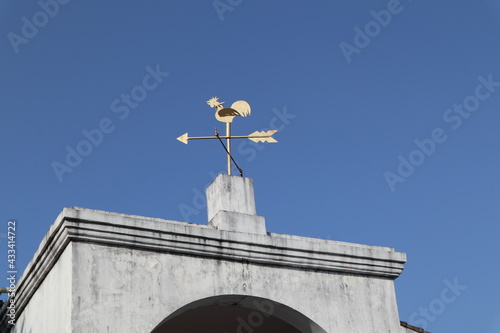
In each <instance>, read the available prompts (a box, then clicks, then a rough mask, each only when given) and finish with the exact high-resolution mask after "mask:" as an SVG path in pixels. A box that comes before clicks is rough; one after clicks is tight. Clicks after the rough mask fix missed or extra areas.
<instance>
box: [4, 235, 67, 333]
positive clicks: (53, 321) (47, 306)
mask: <svg viewBox="0 0 500 333" xmlns="http://www.w3.org/2000/svg"><path fill="white" fill-rule="evenodd" d="M72 267H73V258H72V244H70V245H69V246H67V247H66V249H65V250H64V251H63V252H62V254H61V256H60V257H59V259H58V260H57V262H56V264H55V265H54V266H53V267H52V269H51V270H50V272H49V273H48V275H47V276H46V278H45V279H44V280H43V282H42V284H41V285H40V286H39V287H38V289H37V290H36V292H35V293H34V294H33V296H32V297H31V299H30V301H29V303H28V304H27V306H26V307H25V308H24V310H23V311H22V313H21V314H20V316H19V317H18V320H17V323H16V325H15V326H13V327H12V329H11V330H10V332H11V333H37V332H61V333H63V332H74V331H71V303H72V271H73V269H72Z"/></svg>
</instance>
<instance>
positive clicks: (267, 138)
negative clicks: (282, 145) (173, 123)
mask: <svg viewBox="0 0 500 333" xmlns="http://www.w3.org/2000/svg"><path fill="white" fill-rule="evenodd" d="M276 132H278V130H269V131H255V132H253V133H251V134H249V135H235V136H219V137H216V136H192V137H189V135H188V133H184V134H182V135H181V136H180V137H178V138H177V140H179V141H180V142H182V143H185V144H188V141H189V140H202V139H219V138H220V139H250V140H252V141H253V142H269V143H275V142H278V141H277V140H276V139H275V138H273V137H272V135H273V134H274V133H276Z"/></svg>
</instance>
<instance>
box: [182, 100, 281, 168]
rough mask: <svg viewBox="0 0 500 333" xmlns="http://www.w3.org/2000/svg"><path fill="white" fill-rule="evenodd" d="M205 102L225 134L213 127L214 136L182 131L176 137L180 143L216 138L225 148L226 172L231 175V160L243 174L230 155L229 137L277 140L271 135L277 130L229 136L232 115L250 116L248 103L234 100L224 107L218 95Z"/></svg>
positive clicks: (259, 140) (256, 140)
mask: <svg viewBox="0 0 500 333" xmlns="http://www.w3.org/2000/svg"><path fill="white" fill-rule="evenodd" d="M207 104H208V105H210V107H212V108H215V119H217V120H218V121H220V122H222V123H226V135H225V136H220V135H219V133H218V132H217V129H215V136H193V137H189V136H188V133H184V134H183V135H181V136H180V137H178V138H177V140H179V141H180V142H182V143H185V144H188V141H189V140H200V139H218V140H219V141H220V143H221V144H222V146H223V147H224V149H225V150H226V153H227V174H228V175H231V174H232V172H231V161H233V163H234V164H235V166H236V167H237V168H238V170H239V172H240V176H243V171H242V170H241V168H240V167H239V166H238V164H236V161H235V160H234V158H233V156H232V155H231V139H250V140H252V141H253V142H271V143H273V142H278V141H276V139H274V138H273V137H272V135H273V134H274V133H276V132H277V130H269V131H255V132H253V133H251V134H249V135H237V136H231V123H232V122H233V119H234V117H237V116H241V117H248V116H250V114H251V113H252V112H251V109H250V105H249V104H248V103H247V102H245V101H236V102H234V103H233V104H232V105H231V107H230V108H225V107H224V102H219V98H218V97H212V98H211V99H209V100H208V101H207ZM222 139H226V144H225V145H224V142H223V141H222Z"/></svg>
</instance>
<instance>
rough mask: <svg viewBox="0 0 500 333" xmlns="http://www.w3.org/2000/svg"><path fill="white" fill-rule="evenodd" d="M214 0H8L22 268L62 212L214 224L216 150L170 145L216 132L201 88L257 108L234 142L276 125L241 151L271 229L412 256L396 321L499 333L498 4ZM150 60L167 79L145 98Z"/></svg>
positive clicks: (8, 139)
mask: <svg viewBox="0 0 500 333" xmlns="http://www.w3.org/2000/svg"><path fill="white" fill-rule="evenodd" d="M43 1H44V0H42V2H43ZM66 1H67V0H66ZM61 2H64V1H62V0H61ZM215 3H216V4H217V3H219V4H220V3H226V4H228V3H229V5H227V6H229V7H225V11H224V9H221V10H220V11H219V13H218V12H217V10H216V8H215V7H214V1H213V0H207V1H185V0H184V1H181V0H176V1H156V0H150V1H132V0H122V1H95V0H88V1H78V0H72V1H69V2H67V3H66V4H61V5H59V8H58V9H57V10H56V8H55V7H53V6H52V7H50V8H49V7H48V10H49V11H52V14H53V15H52V16H53V17H49V16H48V15H45V16H44V14H39V12H40V10H42V9H41V7H40V5H39V4H38V3H37V1H14V0H0V33H1V34H2V35H3V37H2V38H1V43H0V59H1V62H0V70H1V75H0V88H1V89H0V98H1V100H2V105H1V109H2V111H1V119H0V126H1V131H0V136H1V137H0V149H1V150H0V152H1V156H2V165H1V173H0V186H1V189H2V190H1V191H0V203H1V206H0V207H1V209H0V214H1V216H0V222H1V223H0V225H3V227H1V228H2V229H3V230H0V233H5V232H6V229H7V221H8V220H9V219H16V220H17V223H18V236H17V250H18V257H17V263H18V266H20V267H23V268H24V267H25V266H26V264H27V263H28V262H29V260H31V257H32V255H33V253H34V252H35V250H36V249H37V247H38V244H39V243H40V241H41V239H42V238H43V236H44V235H45V233H46V232H47V230H48V228H49V226H50V225H51V223H52V222H53V221H54V219H55V218H56V217H57V215H58V214H59V212H60V211H61V210H62V208H63V207H69V206H80V207H85V208H92V209H101V210H108V211H113V212H119V213H127V214H136V215H144V216H151V217H160V218H165V219H171V220H179V221H189V222H195V223H206V212H205V209H204V207H203V202H202V200H201V199H200V193H204V188H205V186H206V185H207V184H208V183H210V182H211V179H212V177H213V175H215V174H217V173H219V172H221V171H222V172H224V168H225V156H224V152H223V151H222V149H221V147H220V146H219V144H218V143H217V142H207V141H197V142H191V143H190V144H189V145H187V146H186V145H183V144H182V143H180V142H178V141H176V140H175V138H176V137H177V136H179V135H181V134H182V133H184V132H189V133H190V134H192V135H211V134H212V133H213V128H214V127H218V128H219V131H223V126H222V125H223V124H221V123H219V122H217V121H216V120H215V118H214V117H213V110H212V109H210V108H209V107H208V106H207V105H206V104H205V101H206V100H207V99H209V98H210V97H212V96H220V97H221V100H223V101H226V102H227V103H228V104H229V103H232V102H233V101H236V100H238V99H244V100H247V101H248V102H249V103H250V104H251V106H252V112H253V113H252V116H251V117H249V118H245V119H236V120H235V122H234V125H233V134H239V135H244V134H248V133H250V132H253V131H254V130H257V129H258V130H260V129H264V128H278V129H280V132H278V133H277V134H276V135H275V137H276V138H277V139H278V141H279V143H278V144H264V145H261V146H255V145H251V144H249V143H248V142H244V141H241V142H235V144H234V146H233V149H235V150H236V151H237V152H238V153H237V154H235V158H236V160H237V161H238V162H239V164H240V165H241V167H242V168H243V170H244V171H245V176H248V177H250V178H253V179H254V184H255V191H256V201H257V211H258V213H259V215H263V216H265V217H266V222H267V228H268V231H271V232H276V233H285V234H294V235H300V236H307V237H317V238H325V239H332V240H340V241H347V242H355V243H362V244H369V245H380V246H388V247H394V248H395V249H396V250H397V251H400V252H405V253H407V255H408V263H407V264H406V266H405V270H404V272H403V274H402V276H401V277H400V278H398V279H397V280H396V288H397V290H396V291H397V297H398V304H399V311H400V318H401V320H404V321H408V322H410V323H412V324H415V325H423V326H425V327H426V329H428V330H429V331H432V332H455V333H462V332H463V333H466V332H467V333H468V332H487V333H498V332H500V323H499V321H498V318H499V317H500V301H499V299H500V287H499V286H498V276H499V273H500V268H499V264H498V258H497V256H498V255H499V253H500V251H499V250H500V244H499V241H498V239H499V236H500V235H499V234H500V232H499V230H500V227H499V222H500V172H499V171H500V135H499V131H498V127H499V125H500V83H497V82H500V65H499V63H500V62H499V59H500V42H499V37H498V36H499V33H500V2H499V1H498V0H458V1H457V0H454V1H452V0H443V1H431V0H413V1H410V0H401V1H400V2H399V4H397V1H395V0H391V1H386V0H382V1H380V0H376V1H359V0H357V1H331V0H316V1H299V0H289V1H275V0H266V1H247V0H244V1H238V0H232V1H229V0H221V1H219V2H215ZM231 4H232V5H231ZM388 8H389V10H391V11H392V13H391V12H390V11H389V13H391V19H390V22H389V19H388V16H387V15H385V16H384V14H381V13H387V10H388ZM229 9H230V10H229ZM382 10H385V11H386V12H381V11H382ZM222 11H223V12H222ZM372 11H374V13H375V14H373V13H372ZM376 13H379V14H376ZM375 16H379V20H382V21H383V22H382V23H383V25H381V24H380V23H373V22H376V21H375ZM23 17H24V18H25V19H23ZM34 20H38V21H37V22H38V25H39V27H36V29H37V31H34V30H30V29H29V26H28V25H29V24H32V23H33V21H34ZM384 20H385V21H384ZM371 21H373V22H372V23H370V22H371ZM26 22H29V23H26ZM25 25H26V27H24V28H23V26H25ZM377 27H378V28H377ZM358 28H359V30H361V31H365V29H366V28H368V29H372V30H369V31H368V32H369V34H370V35H371V36H372V37H370V36H368V37H363V36H357V35H358V34H359V32H356V31H359V30H358ZM23 33H24V34H25V35H26V36H28V37H23ZM364 33H366V32H364ZM22 38H25V39H22ZM367 38H369V39H370V40H369V41H368V40H367ZM21 41H22V42H21ZM356 42H357V43H358V47H357V50H356V51H355V52H354V51H352V50H353V48H354V47H356ZM347 44H349V45H350V47H349V50H351V51H352V52H353V53H352V54H350V56H348V57H346V55H345V54H344V53H345V52H343V51H342V47H341V46H342V45H343V46H344V48H345V47H346V45H347ZM348 60H349V61H348ZM147 68H149V71H154V70H158V71H160V72H162V73H166V72H168V73H169V74H168V76H166V74H162V75H164V76H163V77H161V76H160V77H158V80H157V81H156V82H155V81H154V80H151V79H148V78H146V84H147V85H148V86H149V87H150V88H151V90H145V89H144V88H141V86H143V81H144V78H145V76H146V75H148V69H147ZM481 78H482V79H481ZM160 81H161V82H160ZM485 81H490V83H487V84H485V83H484V82H485ZM156 83H157V84H156ZM153 86H154V87H153ZM132 92H133V93H135V96H136V97H138V98H139V99H141V100H140V101H139V102H137V103H135V102H134V101H131V102H129V103H130V104H129V105H127V104H126V102H125V101H124V100H122V98H124V97H123V96H125V95H127V94H128V95H130V94H131V93H132ZM144 92H146V93H147V96H143V95H141V93H144ZM478 94H479V95H478ZM476 96H479V97H476ZM125 98H126V97H125ZM463 103H466V104H467V103H468V104H467V107H468V108H469V109H470V110H471V111H467V110H465V109H464V108H462V111H458V109H456V107H457V105H458V107H460V104H463ZM454 105H455V106H454ZM464 110H465V111H464ZM459 112H461V113H459ZM284 114H286V115H287V116H286V117H285V116H284ZM106 119H107V120H106ZM103 122H104V128H105V129H107V130H108V132H109V133H105V134H103V137H102V140H101V139H99V140H100V142H98V141H96V142H98V143H99V144H98V145H92V151H91V152H90V153H89V154H88V155H87V156H84V157H83V158H82V159H81V161H79V163H77V162H78V161H73V162H74V164H73V165H74V167H71V170H72V171H71V172H64V173H63V174H62V175H60V176H61V177H58V176H57V175H56V172H55V171H54V167H53V165H54V163H55V162H56V164H57V163H60V165H63V164H64V165H66V166H67V163H66V161H65V160H66V157H67V154H68V153H67V149H68V148H67V147H69V149H70V150H71V149H74V150H77V149H78V147H80V149H85V148H87V149H88V148H89V147H88V146H85V143H81V142H82V141H84V140H86V137H85V135H84V134H83V131H89V132H92V130H93V129H95V128H98V127H99V126H100V124H101V125H102V124H103ZM435 131H437V133H438V134H439V135H435V136H436V138H437V139H438V141H441V142H434V143H433V144H431V143H429V142H430V141H429V140H431V139H432V138H433V133H435ZM92 133H95V131H94V132H92ZM97 137H98V136H96V138H97ZM415 140H417V141H418V142H421V145H424V148H419V147H418V145H417V144H416V143H415ZM433 145H434V147H432V146H433ZM425 149H427V154H425V151H424V152H422V150H425ZM419 151H420V153H419ZM87 153H88V152H87ZM410 159H412V160H413V162H415V163H416V164H419V165H417V166H415V167H413V170H412V169H408V165H406V166H399V165H400V164H402V165H403V164H406V163H411V162H401V161H403V160H404V161H409V160H410ZM58 165H59V164H58ZM67 167H69V166H67ZM398 168H399V169H401V170H400V171H401V174H400V173H399V172H398ZM65 170H66V171H68V169H65ZM387 172H390V173H392V175H393V176H391V177H392V178H391V179H392V182H393V183H392V186H391V185H390V184H389V183H388V181H387V179H386V177H387V175H388V174H387ZM394 176H397V177H401V178H394ZM394 179H398V180H397V181H396V180H394ZM401 180H404V182H402V181H401ZM3 236H4V237H5V235H3ZM1 240H2V242H3V243H4V244H3V245H2V248H3V249H4V250H3V251H4V252H5V253H6V249H5V243H6V242H5V241H6V239H5V238H2V239H1ZM3 257H4V259H3V263H1V262H0V267H5V270H6V265H7V260H6V255H4V256H3ZM0 258H2V256H0ZM0 275H1V273H0ZM5 275H6V274H5ZM445 281H447V282H445ZM447 283H452V284H453V283H457V284H459V285H460V286H466V287H467V288H466V289H465V290H459V291H456V294H453V293H450V292H451V291H450V290H446V288H448V287H447ZM0 284H1V283H0ZM297 287H298V288H300V286H297ZM290 292H293V290H291V291H290ZM443 293H444V295H445V300H447V303H446V302H444V301H443V296H442V295H443ZM453 296H455V297H453ZM450 299H453V300H452V301H450ZM424 308H430V310H429V315H427V317H426V315H423V314H422V313H421V312H420V311H421V309H424Z"/></svg>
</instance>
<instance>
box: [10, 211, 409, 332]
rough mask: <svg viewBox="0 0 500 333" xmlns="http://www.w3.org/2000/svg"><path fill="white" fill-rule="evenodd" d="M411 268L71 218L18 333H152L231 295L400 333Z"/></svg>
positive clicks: (374, 256)
mask: <svg viewBox="0 0 500 333" xmlns="http://www.w3.org/2000/svg"><path fill="white" fill-rule="evenodd" d="M405 260H406V257H405V255H404V254H403V253H398V252H395V251H394V250H393V249H391V248H386V247H374V246H366V245H359V244H351V243H344V242H337V241H328V240H320V239H312V238H305V237H297V236H289V235H279V234H272V233H269V234H266V235H263V234H247V233H242V232H233V231H225V230H217V229H214V228H213V227H210V226H206V225H196V224H189V223H184V222H175V221H168V220H163V219H153V218H145V217H140V216H130V215H124V214H117V213H109V212H103V211H95V210H88V209H81V208H65V209H64V210H63V212H62V213H61V214H60V215H59V217H58V219H57V220H56V221H55V222H54V224H53V226H52V227H51V229H50V231H49V233H48V234H47V236H46V237H45V239H44V240H43V242H42V244H41V245H40V248H39V250H38V251H37V253H36V254H35V257H34V259H33V260H32V262H31V263H30V265H29V266H28V268H27V269H26V271H25V273H24V274H23V276H22V277H21V279H20V281H19V284H18V295H19V301H18V316H19V317H18V318H19V321H18V324H17V325H16V326H15V327H14V328H13V329H12V330H11V332H30V333H31V332H36V333H44V332H51V333H52V332H58V333H59V332H61V333H63V332H99V333H101V332H106V333H107V332H110V333H112V332H120V333H122V332H146V333H147V332H151V330H153V329H154V328H155V327H156V326H157V325H158V324H159V323H160V322H162V321H163V320H164V319H165V318H166V317H168V316H169V315H170V314H171V313H173V312H174V311H176V310H177V309H179V308H181V307H183V306H185V305H187V304H189V303H191V302H195V301H198V300H200V299H203V298H206V297H212V296H219V295H228V294H231V295H251V296H257V297H262V298H265V299H269V300H272V301H274V302H278V303H280V304H284V305H286V306H288V307H290V308H292V309H294V310H296V311H298V312H300V313H301V314H303V315H304V316H306V317H308V318H310V319H311V320H312V321H314V322H315V323H316V324H318V325H319V326H320V327H321V328H322V329H323V330H324V331H326V332H332V333H333V332H353V333H358V332H359V333H361V332H384V333H387V332H393V333H395V332H398V333H401V332H404V331H403V328H402V327H400V324H399V318H398V313H397V305H396V297H395V291H394V283H393V280H394V279H395V278H397V277H398V276H399V275H400V273H401V272H402V270H403V265H404V262H405ZM4 311H5V307H4V308H3V309H2V312H4ZM4 324H5V320H4V321H3V322H2V325H4ZM2 327H4V326H2ZM35 327H36V329H35ZM30 329H31V330H30ZM4 330H5V328H3V330H2V332H3V331H4ZM316 332H321V331H311V333H316Z"/></svg>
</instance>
